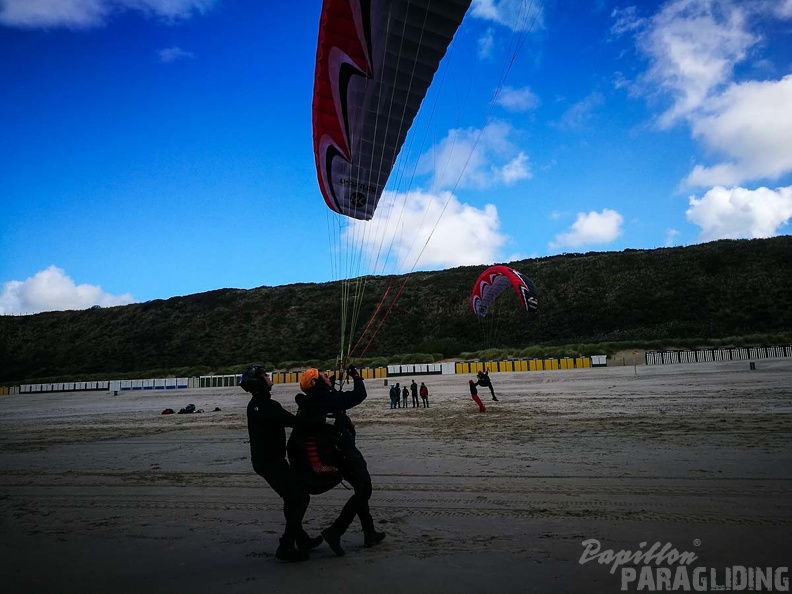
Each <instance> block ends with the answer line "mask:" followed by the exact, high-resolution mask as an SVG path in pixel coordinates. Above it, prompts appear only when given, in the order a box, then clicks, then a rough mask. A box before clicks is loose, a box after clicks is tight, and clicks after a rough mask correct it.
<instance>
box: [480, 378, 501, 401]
mask: <svg viewBox="0 0 792 594" xmlns="http://www.w3.org/2000/svg"><path fill="white" fill-rule="evenodd" d="M477 383H478V385H479V386H482V387H484V388H489V391H490V394H492V399H493V400H495V401H497V400H498V398H497V397H496V396H495V386H493V385H492V380H491V379H490V377H489V373H482V372H480V371H479V373H478V382H477Z"/></svg>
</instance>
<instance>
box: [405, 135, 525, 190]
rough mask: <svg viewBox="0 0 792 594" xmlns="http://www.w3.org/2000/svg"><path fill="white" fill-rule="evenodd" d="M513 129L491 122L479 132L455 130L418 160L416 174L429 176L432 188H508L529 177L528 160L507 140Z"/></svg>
mask: <svg viewBox="0 0 792 594" xmlns="http://www.w3.org/2000/svg"><path fill="white" fill-rule="evenodd" d="M513 131H514V130H513V128H512V127H511V125H510V124H508V123H506V122H500V121H495V122H492V123H490V124H487V126H485V127H484V128H483V129H481V130H478V129H475V128H467V129H455V130H450V131H449V132H448V136H446V137H445V138H444V139H443V140H441V141H440V142H439V143H438V144H437V145H436V146H434V147H432V148H430V149H429V150H428V151H427V152H426V153H425V154H424V155H422V156H421V158H420V160H419V164H418V172H419V173H420V174H427V173H431V174H432V175H433V180H432V188H434V189H435V190H439V189H443V188H452V189H455V188H464V187H468V188H478V189H485V188H491V187H493V186H497V185H501V184H503V185H511V184H514V183H516V182H518V181H520V180H523V179H530V178H531V177H532V174H531V170H530V166H529V164H528V156H527V155H526V154H525V153H523V152H521V151H519V149H518V148H517V147H516V146H515V145H514V143H512V142H511V140H509V136H510V135H511V134H512V133H513Z"/></svg>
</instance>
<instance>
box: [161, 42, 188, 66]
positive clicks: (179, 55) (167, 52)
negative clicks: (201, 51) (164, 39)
mask: <svg viewBox="0 0 792 594" xmlns="http://www.w3.org/2000/svg"><path fill="white" fill-rule="evenodd" d="M159 57H160V62H165V63H166V64H167V63H170V62H175V61H176V60H181V59H183V58H194V57H195V54H193V53H192V52H188V51H186V50H183V49H182V48H180V47H176V46H173V47H168V48H165V49H161V50H160V51H159Z"/></svg>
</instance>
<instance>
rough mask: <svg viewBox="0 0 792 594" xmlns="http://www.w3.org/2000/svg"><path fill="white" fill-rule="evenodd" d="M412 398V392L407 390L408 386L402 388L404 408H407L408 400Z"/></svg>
mask: <svg viewBox="0 0 792 594" xmlns="http://www.w3.org/2000/svg"><path fill="white" fill-rule="evenodd" d="M409 397H410V391H409V390H408V389H407V386H404V387H403V388H402V406H403V407H404V408H407V399H408V398H409Z"/></svg>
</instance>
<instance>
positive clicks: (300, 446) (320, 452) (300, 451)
mask: <svg viewBox="0 0 792 594" xmlns="http://www.w3.org/2000/svg"><path fill="white" fill-rule="evenodd" d="M297 416H298V417H299V416H300V413H299V412H298V413H297ZM344 416H346V415H344ZM347 418H348V417H347ZM338 441H339V432H338V429H337V428H336V425H335V424H334V425H330V424H327V423H322V424H321V425H318V426H317V427H316V428H311V429H303V428H295V429H293V430H292V432H291V435H290V436H289V441H288V442H287V444H286V450H287V453H288V455H289V464H290V465H291V466H292V468H294V470H295V471H296V472H297V474H298V475H299V476H300V477H301V479H302V480H303V482H304V483H305V486H306V487H307V489H308V492H309V493H311V494H314V495H318V494H320V493H325V492H327V491H329V490H330V489H332V488H333V487H335V486H336V485H338V484H339V483H340V482H341V469H340V467H341V465H342V461H343V460H342V456H341V450H340V449H339V444H338Z"/></svg>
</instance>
